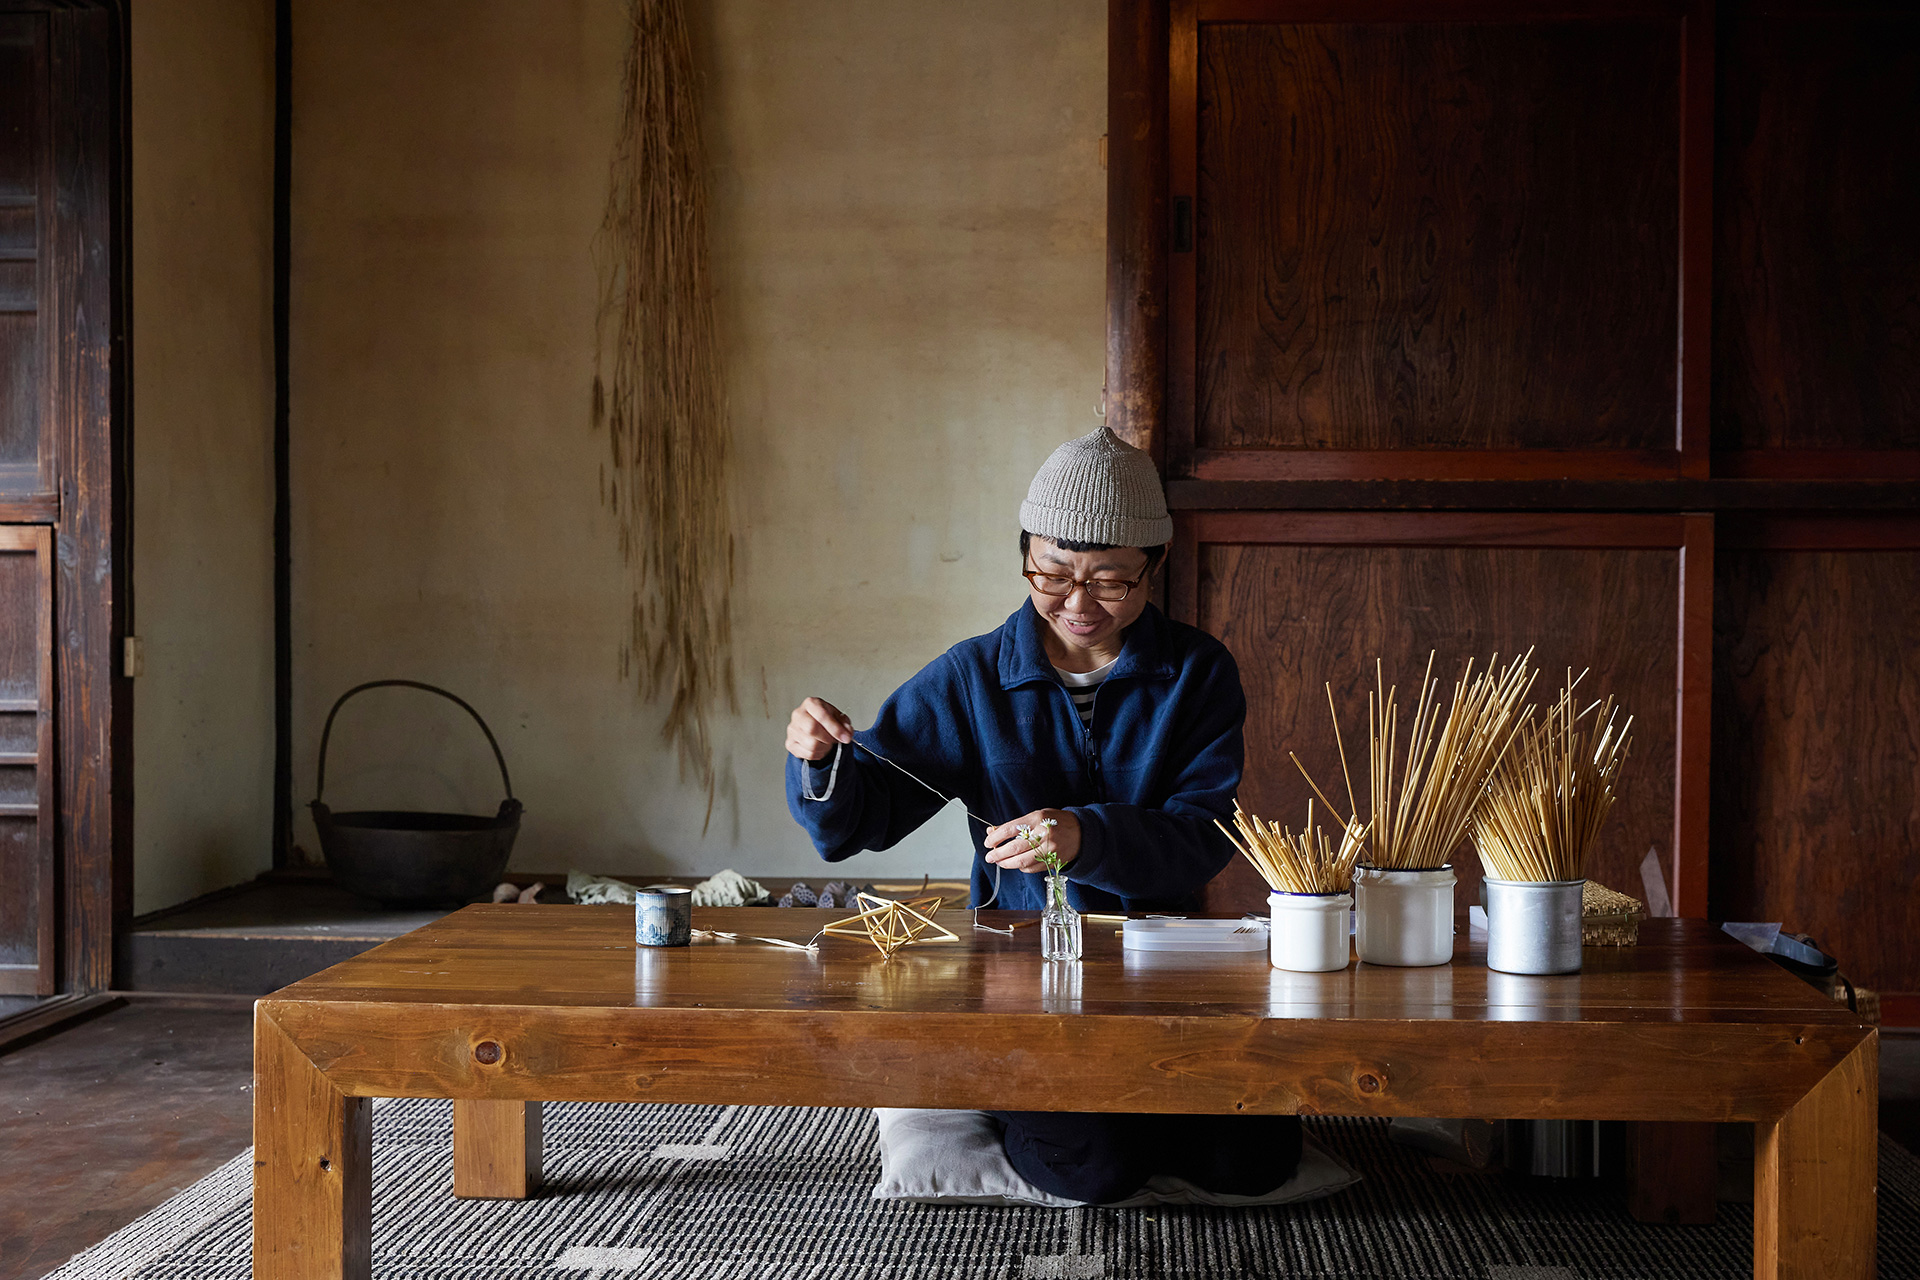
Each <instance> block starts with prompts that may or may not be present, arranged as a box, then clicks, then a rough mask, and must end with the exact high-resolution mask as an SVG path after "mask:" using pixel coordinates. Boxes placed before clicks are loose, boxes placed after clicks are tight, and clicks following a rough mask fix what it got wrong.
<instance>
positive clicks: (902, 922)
mask: <svg viewBox="0 0 1920 1280" xmlns="http://www.w3.org/2000/svg"><path fill="white" fill-rule="evenodd" d="M857 900H858V902H859V904H860V907H861V911H860V914H859V915H857V916H849V917H847V918H846V919H845V920H836V921H834V922H833V923H832V924H830V925H828V926H827V927H826V928H824V929H822V930H821V931H820V932H822V933H832V934H838V935H840V936H842V937H851V938H862V937H863V938H865V939H867V941H869V942H871V943H873V945H874V947H875V948H877V949H878V950H879V952H880V954H881V956H882V957H884V958H885V959H888V960H891V959H893V953H894V952H896V951H898V950H900V948H902V947H910V946H913V945H914V944H915V943H927V942H958V941H960V937H959V935H958V934H955V933H951V932H949V931H948V930H946V929H944V928H942V927H941V926H939V925H937V924H935V923H934V922H933V914H934V912H936V911H938V910H940V904H941V903H942V902H943V901H944V899H941V898H911V899H909V900H907V901H905V902H895V901H893V900H892V899H889V898H876V897H874V896H873V895H872V894H870V893H863V894H860V895H858V899H857ZM929 933H931V936H929Z"/></svg>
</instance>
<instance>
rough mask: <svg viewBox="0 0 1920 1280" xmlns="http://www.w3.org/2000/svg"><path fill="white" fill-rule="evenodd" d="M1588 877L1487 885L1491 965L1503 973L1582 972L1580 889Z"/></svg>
mask: <svg viewBox="0 0 1920 1280" xmlns="http://www.w3.org/2000/svg"><path fill="white" fill-rule="evenodd" d="M1586 883H1587V882H1586V881H1585V880H1494V879H1491V878H1489V879H1488V880H1487V882H1486V884H1487V968H1489V969H1498V970H1500V971H1501V972H1502V973H1578V972H1580V891H1581V889H1582V888H1584V887H1585V885H1586Z"/></svg>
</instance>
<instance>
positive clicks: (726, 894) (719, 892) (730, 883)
mask: <svg viewBox="0 0 1920 1280" xmlns="http://www.w3.org/2000/svg"><path fill="white" fill-rule="evenodd" d="M772 896H773V895H772V894H770V893H768V892H767V886H765V885H763V884H761V883H760V882H759V881H758V880H749V879H747V878H746V877H745V876H743V875H741V874H740V873H739V872H738V871H735V870H734V869H733V868H731V867H729V868H727V869H726V870H725V871H722V872H721V873H720V874H718V875H715V876H709V877H707V878H706V879H705V880H702V881H701V882H700V883H699V884H697V885H695V886H693V905H694V906H696V907H749V906H753V905H754V904H756V903H761V902H765V901H767V899H769V898H771V897H772Z"/></svg>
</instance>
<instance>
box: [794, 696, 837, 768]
mask: <svg viewBox="0 0 1920 1280" xmlns="http://www.w3.org/2000/svg"><path fill="white" fill-rule="evenodd" d="M852 741H853V723H852V721H850V720H848V719H847V717H846V716H845V715H844V714H843V713H842V712H841V711H840V709H839V708H838V707H836V706H834V705H833V704H832V703H830V702H826V701H823V700H822V699H820V698H808V699H807V700H806V701H805V702H803V703H801V704H800V705H799V706H797V707H795V708H794V709H793V715H792V716H791V717H790V718H789V719H788V721H787V753H788V754H789V755H794V756H798V757H799V758H800V759H802V760H822V759H825V758H826V756H827V755H828V753H829V752H831V751H832V750H833V747H834V744H835V743H846V742H852Z"/></svg>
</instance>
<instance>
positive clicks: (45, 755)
mask: <svg viewBox="0 0 1920 1280" xmlns="http://www.w3.org/2000/svg"><path fill="white" fill-rule="evenodd" d="M53 772H54V770H53V531H52V530H51V529H48V528H47V527H46V526H45V525H5V526H0V995H52V994H53V991H54V985H55V979H56V974H55V971H54V956H55V946H54V893H55V890H54V870H53V867H54V863H53V849H54V844H53V826H54V801H53V795H54V790H53Z"/></svg>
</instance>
